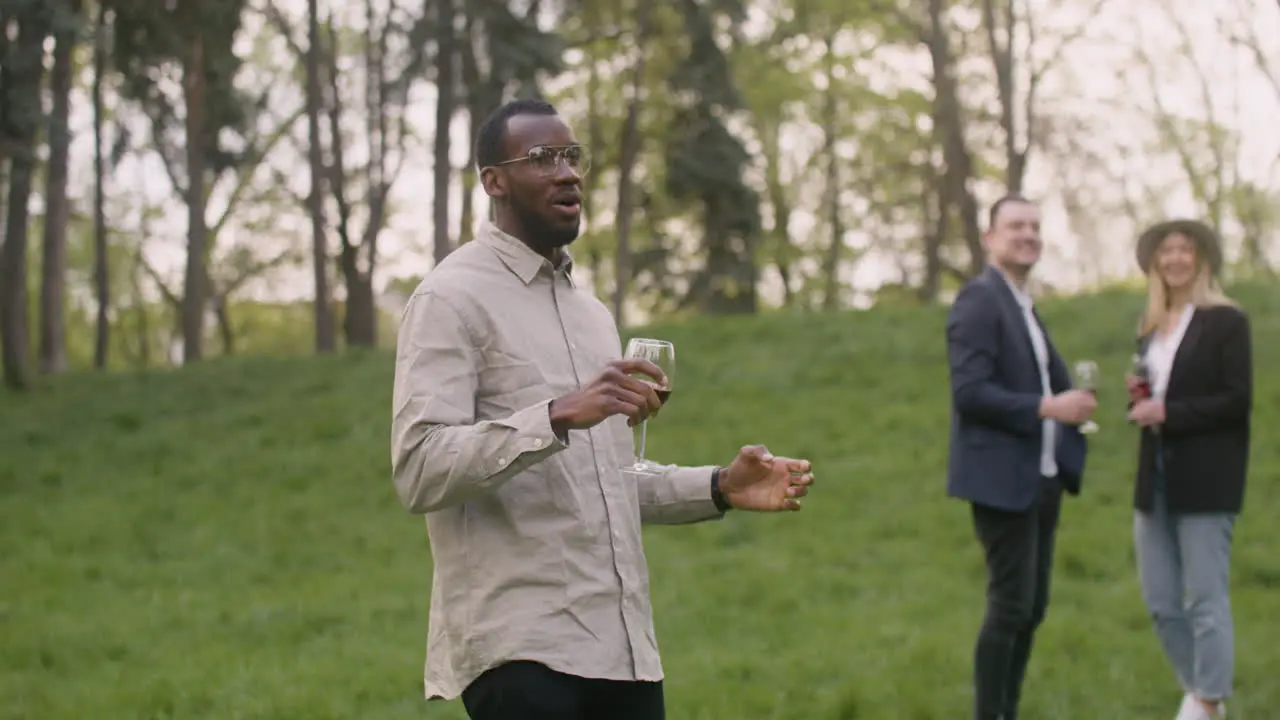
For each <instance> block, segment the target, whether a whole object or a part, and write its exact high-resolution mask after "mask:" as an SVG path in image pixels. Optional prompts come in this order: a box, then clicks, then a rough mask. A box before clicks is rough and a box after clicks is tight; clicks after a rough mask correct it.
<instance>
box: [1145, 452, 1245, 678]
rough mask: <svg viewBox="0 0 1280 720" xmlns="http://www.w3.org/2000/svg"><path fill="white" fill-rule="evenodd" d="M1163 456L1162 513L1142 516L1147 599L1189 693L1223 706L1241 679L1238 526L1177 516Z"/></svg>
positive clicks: (1158, 499) (1206, 516)
mask: <svg viewBox="0 0 1280 720" xmlns="http://www.w3.org/2000/svg"><path fill="white" fill-rule="evenodd" d="M1160 456H1161V453H1160V452H1157V453H1156V458H1157V459H1156V463H1157V465H1156V492H1155V505H1154V506H1153V508H1152V511H1151V512H1150V513H1144V512H1142V511H1136V512H1135V513H1134V522H1133V539H1134V546H1135V548H1136V550H1137V557H1138V576H1139V579H1140V581H1141V583H1142V599H1143V602H1144V603H1145V604H1146V606H1147V610H1148V611H1149V612H1150V613H1151V618H1152V621H1153V623H1154V625H1155V630H1156V635H1157V636H1158V637H1159V638H1160V644H1161V646H1162V647H1163V648H1164V653H1165V656H1166V657H1168V659H1169V663H1170V664H1171V665H1172V666H1173V670H1174V672H1175V673H1176V674H1177V677H1178V681H1179V682H1180V683H1181V685H1182V688H1183V690H1185V691H1186V692H1191V693H1195V694H1196V695H1197V696H1199V697H1201V698H1203V699H1205V700H1221V699H1224V698H1226V697H1228V696H1229V695H1230V694H1231V689H1232V678H1233V674H1234V638H1233V635H1234V629H1233V626H1232V618H1231V600H1230V595H1229V589H1230V588H1229V586H1230V582H1229V576H1230V565H1231V540H1232V534H1233V530H1234V527H1235V519H1236V518H1235V515H1234V514H1229V513H1195V514H1192V513H1188V514H1170V513H1169V512H1168V510H1167V506H1166V504H1165V484H1164V466H1163V462H1162V461H1161V460H1160Z"/></svg>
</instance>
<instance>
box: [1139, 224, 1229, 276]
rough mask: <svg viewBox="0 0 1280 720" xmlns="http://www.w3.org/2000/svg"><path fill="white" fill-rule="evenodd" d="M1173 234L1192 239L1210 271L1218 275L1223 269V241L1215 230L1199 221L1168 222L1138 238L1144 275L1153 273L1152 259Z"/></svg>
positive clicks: (1148, 230)
mask: <svg viewBox="0 0 1280 720" xmlns="http://www.w3.org/2000/svg"><path fill="white" fill-rule="evenodd" d="M1173 233H1180V234H1182V235H1186V236H1187V237H1188V238H1191V242H1193V243H1195V246H1196V254H1197V255H1198V256H1199V257H1200V258H1201V259H1202V260H1205V261H1207V262H1208V263H1209V269H1210V271H1212V272H1213V274H1215V275H1217V274H1218V271H1220V270H1221V269H1222V241H1220V240H1219V239H1218V233H1216V232H1214V230H1213V228H1211V227H1209V226H1208V225H1206V224H1204V223H1202V222H1200V221H1198V220H1186V219H1178V220H1166V221H1164V222H1161V223H1156V224H1155V225H1152V226H1151V227H1149V228H1147V229H1146V230H1145V231H1144V232H1143V233H1142V235H1140V236H1139V237H1138V249H1137V256H1138V267H1139V268H1142V272H1143V273H1148V272H1150V271H1151V258H1152V256H1153V255H1155V252H1156V248H1158V247H1160V242H1161V241H1162V240H1164V239H1165V238H1166V237H1168V236H1169V235H1171V234H1173Z"/></svg>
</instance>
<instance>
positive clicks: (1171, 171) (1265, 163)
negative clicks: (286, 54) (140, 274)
mask: <svg viewBox="0 0 1280 720" xmlns="http://www.w3.org/2000/svg"><path fill="white" fill-rule="evenodd" d="M329 1H330V2H333V3H342V4H343V5H345V6H347V7H343V8H342V9H343V10H347V11H350V12H352V13H353V14H354V13H355V12H356V11H357V7H358V6H359V5H362V3H359V4H357V3H347V2H346V1H345V0H329ZM258 2H263V0H258ZM277 2H278V3H279V5H280V6H281V7H282V8H284V9H285V10H286V12H288V13H289V14H291V15H292V16H293V17H295V18H302V16H303V15H302V13H303V11H304V8H305V3H304V2H302V0H277ZM1031 3H1032V5H1033V7H1034V9H1033V13H1034V17H1035V18H1036V23H1037V25H1038V27H1039V29H1038V31H1037V35H1038V38H1039V41H1040V42H1041V43H1042V44H1043V45H1042V46H1043V47H1052V46H1054V45H1056V43H1057V41H1058V38H1059V37H1061V36H1062V35H1064V34H1065V33H1069V32H1072V28H1075V27H1078V26H1079V25H1080V24H1081V23H1085V24H1086V28H1087V30H1086V32H1085V34H1084V35H1083V36H1082V37H1081V39H1080V40H1079V41H1078V42H1077V43H1076V44H1074V45H1073V46H1072V48H1071V49H1070V50H1068V52H1066V53H1065V54H1064V55H1063V56H1062V58H1061V60H1060V62H1059V63H1058V64H1057V65H1055V66H1054V69H1053V70H1052V71H1050V72H1049V73H1048V74H1047V75H1046V77H1045V78H1044V81H1043V84H1042V87H1041V91H1040V99H1041V102H1040V107H1041V110H1040V114H1041V115H1043V116H1044V117H1046V118H1050V119H1053V120H1055V121H1058V122H1065V121H1068V120H1072V119H1077V120H1079V121H1081V122H1087V123H1089V124H1090V126H1089V129H1088V130H1087V131H1086V132H1081V133H1075V134H1072V133H1066V132H1062V133H1060V134H1057V135H1055V136H1054V137H1053V138H1052V140H1053V141H1054V144H1055V145H1062V143H1063V142H1064V141H1067V140H1071V141H1073V142H1076V143H1079V145H1080V147H1082V148H1085V149H1088V150H1091V151H1092V153H1093V154H1095V155H1096V158H1095V159H1089V157H1088V156H1087V154H1086V153H1082V152H1080V151H1079V150H1075V151H1069V152H1061V153H1059V154H1061V155H1064V156H1065V160H1064V159H1062V158H1054V157H1049V156H1048V155H1046V154H1045V153H1043V152H1036V153H1033V158H1032V162H1031V165H1030V167H1029V168H1028V172H1027V188H1026V190H1027V192H1028V193H1029V194H1030V195H1032V196H1034V197H1039V198H1042V199H1043V207H1044V212H1045V222H1044V233H1045V237H1046V240H1047V241H1048V244H1049V248H1048V253H1047V256H1046V259H1045V261H1044V262H1043V263H1042V266H1041V268H1040V270H1039V273H1040V275H1041V277H1043V278H1045V279H1046V280H1048V281H1049V282H1051V283H1053V284H1055V285H1059V286H1063V287H1067V288H1074V287H1087V286H1088V285H1089V284H1091V283H1092V282H1093V281H1096V280H1097V279H1099V278H1100V277H1101V276H1109V277H1115V276H1118V275H1123V274H1126V273H1129V272H1130V271H1131V267H1132V260H1131V258H1132V251H1131V248H1132V238H1133V235H1134V232H1135V230H1134V228H1133V227H1132V226H1131V223H1130V222H1129V220H1128V218H1127V217H1126V216H1125V213H1124V212H1123V211H1122V210H1120V209H1119V207H1110V206H1109V205H1111V204H1116V203H1115V199H1116V198H1118V197H1120V196H1121V195H1122V193H1123V192H1124V184H1127V185H1128V186H1129V192H1130V194H1131V195H1132V196H1134V197H1135V198H1136V197H1138V196H1139V195H1140V194H1141V193H1143V192H1146V191H1147V189H1150V190H1156V191H1159V192H1160V193H1161V194H1163V195H1164V196H1165V198H1166V203H1165V210H1166V211H1167V212H1168V213H1171V214H1192V215H1198V214H1200V213H1199V211H1198V210H1197V208H1196V206H1195V204H1194V203H1193V202H1192V201H1191V197H1190V195H1189V194H1188V191H1187V182H1186V176H1185V174H1184V173H1182V171H1181V170H1180V168H1179V166H1178V165H1177V163H1176V160H1174V159H1173V158H1172V157H1171V156H1162V155H1160V154H1157V153H1153V152H1152V151H1151V150H1150V149H1149V145H1150V143H1151V142H1152V140H1153V138H1154V135H1153V130H1152V123H1151V120H1150V118H1151V117H1152V110H1151V108H1152V107H1153V106H1154V101H1153V94H1152V88H1151V85H1150V83H1149V78H1148V75H1147V73H1146V71H1145V69H1143V68H1142V67H1141V66H1140V65H1138V64H1136V63H1135V62H1134V60H1133V58H1134V50H1135V48H1139V47H1141V48H1145V49H1146V51H1147V52H1148V53H1149V55H1150V56H1151V57H1152V58H1154V60H1155V62H1156V67H1155V70H1154V72H1155V76H1156V80H1157V86H1158V87H1157V91H1158V92H1159V94H1160V99H1161V101H1162V102H1163V103H1164V105H1165V107H1166V108H1168V109H1169V110H1170V111H1173V112H1176V113H1179V114H1182V115H1184V116H1186V117H1188V118H1199V119H1204V118H1206V117H1207V114H1206V108H1205V104H1204V103H1203V102H1202V100H1201V94H1200V93H1201V90H1200V84H1199V81H1198V75H1197V73H1196V71H1195V69H1194V67H1193V66H1192V64H1191V62H1190V61H1189V60H1188V59H1187V58H1186V56H1185V55H1184V54H1183V53H1181V52H1180V50H1179V40H1178V35H1177V33H1176V31H1175V29H1174V28H1175V27H1176V26H1175V25H1174V24H1173V20H1172V18H1173V17H1175V16H1176V17H1177V18H1179V19H1180V21H1181V23H1182V24H1183V26H1184V27H1185V28H1186V29H1187V32H1188V33H1189V35H1190V37H1191V38H1192V41H1193V44H1194V47H1195V61H1196V62H1197V63H1199V64H1200V67H1201V68H1202V70H1203V72H1204V73H1205V75H1206V76H1207V78H1208V80H1209V82H1208V89H1209V91H1210V93H1211V98H1212V102H1211V107H1212V111H1213V113H1214V116H1215V117H1216V119H1217V120H1218V122H1220V123H1222V124H1224V125H1227V126H1228V127H1231V128H1233V129H1234V130H1235V131H1236V132H1237V133H1238V134H1239V137H1240V144H1239V147H1238V148H1236V151H1235V152H1234V153H1233V154H1232V156H1231V157H1230V158H1229V164H1231V165H1232V166H1234V167H1235V169H1236V171H1237V172H1238V173H1239V175H1240V177H1242V178H1246V179H1248V180H1251V181H1253V182H1256V183H1258V184H1260V185H1262V186H1264V187H1267V188H1270V189H1272V191H1273V192H1275V191H1278V190H1280V163H1278V160H1280V135H1277V133H1276V132H1275V131H1274V128H1275V118H1276V117H1280V93H1278V92H1277V90H1276V89H1274V88H1272V87H1271V86H1270V85H1269V84H1268V82H1267V81H1266V79H1265V77H1264V76H1263V75H1262V74H1260V73H1259V72H1258V70H1257V69H1256V67H1257V66H1256V64H1255V61H1254V59H1253V58H1252V57H1251V56H1250V55H1249V54H1248V53H1247V52H1246V51H1243V50H1241V49H1239V48H1238V47H1236V46H1234V45H1233V44H1232V43H1231V42H1230V41H1229V40H1228V37H1229V34H1230V32H1251V33H1256V34H1257V35H1258V36H1261V37H1262V40H1261V42H1262V43H1263V47H1264V49H1265V51H1266V52H1267V53H1268V57H1269V58H1270V63H1271V68H1272V72H1273V73H1275V74H1276V75H1280V43H1277V41H1276V40H1275V36H1276V33H1275V31H1274V30H1275V29H1276V28H1278V27H1280V9H1278V8H1277V3H1275V2H1274V0H1236V1H1235V2H1231V3H1205V2H1199V1H1198V0H1103V2H1102V5H1101V10H1100V12H1098V14H1097V15H1096V16H1095V17H1087V15H1088V13H1089V10H1090V8H1092V7H1095V5H1096V0H1061V1H1059V2H1054V1H1053V0H1031ZM321 5H322V6H323V5H324V0H322V2H321ZM339 7H341V6H339ZM251 22H252V23H253V25H256V24H257V23H256V18H251ZM299 27H300V28H301V26H299ZM969 41H970V42H982V41H983V38H982V37H981V36H980V35H978V34H974V35H972V36H971V40H969ZM274 52H283V49H282V48H277V49H276V50H275V51H274ZM1042 52H1045V51H1044V50H1042ZM876 60H879V62H875V61H876ZM914 64H915V66H916V67H915V68H914V69H911V65H912V63H911V62H910V60H908V62H907V63H906V64H904V63H903V62H902V60H901V58H885V57H884V56H883V54H881V56H880V57H879V58H873V59H872V62H870V63H868V64H866V65H865V66H864V65H859V66H858V68H857V71H858V72H862V73H866V74H867V75H868V76H869V77H870V79H871V81H872V82H874V83H875V84H876V85H877V86H879V85H892V84H893V83H895V82H900V83H911V84H919V83H927V81H928V80H927V65H926V64H924V58H923V57H920V58H917V59H916V62H915V63H914ZM281 67H283V65H281ZM904 67H905V68H908V69H906V70H904ZM251 81H252V79H251V78H249V79H246V82H251ZM988 92H989V93H990V97H989V98H983V102H984V104H985V105H986V106H987V107H988V109H989V110H990V111H992V112H995V109H996V103H995V96H994V87H992V88H989V89H988ZM278 97H279V98H280V100H279V101H278V103H279V104H280V105H287V106H288V107H290V108H292V107H297V106H298V104H299V103H300V102H301V95H300V94H299V93H298V92H296V91H294V90H292V89H291V88H289V87H287V86H285V87H283V89H282V90H281V94H280V95H279V96H278ZM970 99H971V98H970ZM74 108H75V112H74V117H73V120H72V122H73V126H74V128H75V130H76V131H77V134H76V136H75V140H74V144H73V148H72V152H73V166H74V167H73V168H72V173H73V175H72V184H73V194H77V195H80V196H82V197H83V198H84V200H85V201H86V202H85V204H84V211H85V212H87V211H88V207H87V200H88V198H89V197H90V196H91V192H92V174H91V170H92V155H91V151H92V134H91V126H90V120H91V117H90V108H89V106H88V103H87V97H85V98H82V101H81V102H77V103H76V105H75V106H74ZM280 112H284V110H283V109H282V110H280ZM410 112H411V116H412V120H413V123H414V126H415V128H416V131H415V135H416V137H415V139H414V140H413V143H412V147H411V148H410V151H409V157H408V159H407V162H406V165H405V167H404V171H403V173H402V175H401V177H400V180H399V182H398V184H397V187H396V190H395V192H394V200H395V204H396V214H395V216H394V217H393V218H392V222H391V226H390V228H389V229H388V230H387V231H386V232H385V233H384V236H383V240H382V241H381V242H382V244H383V247H384V248H385V252H386V256H385V258H384V260H383V262H382V264H381V268H382V272H381V275H382V277H381V278H380V280H381V281H385V280H386V279H387V278H388V277H389V276H390V275H401V276H404V275H409V276H418V275H420V274H421V273H423V272H425V271H426V270H428V269H429V268H430V266H431V260H430V256H431V251H430V250H431V248H430V244H431V236H432V229H431V223H432V217H431V196H432V177H431V173H432V166H433V161H432V157H431V153H430V149H431V137H432V134H433V132H434V128H433V124H434V113H435V98H434V90H433V88H431V87H429V86H426V85H425V84H424V83H422V84H419V89H418V90H417V91H416V94H415V96H414V99H413V103H412V106H411V108H410ZM466 122H467V121H466V118H465V117H463V116H459V117H458V118H457V120H456V122H455V126H454V128H453V133H454V138H455V141H454V144H453V158H452V161H453V163H454V165H455V166H461V165H462V164H463V163H465V162H466V157H467V148H466V127H465V126H466ZM135 132H138V133H142V132H144V127H143V126H142V125H138V126H137V127H135ZM296 132H297V135H298V137H299V138H305V133H306V124H305V122H300V123H298V125H297V130H296ZM819 140H820V136H819V135H817V134H815V133H814V132H813V131H811V130H799V129H797V130H796V131H795V132H793V133H792V134H791V135H790V136H789V137H788V138H787V141H788V144H790V145H792V146H793V148H792V151H793V152H802V153H808V152H811V151H812V148H813V147H814V146H815V143H816V142H817V141H819ZM991 142H999V139H998V138H992V139H991ZM359 144H360V143H358V142H357V143H354V145H359ZM303 147H305V146H303ZM353 150H355V151H358V148H353ZM274 164H275V165H276V166H278V167H280V168H282V169H285V170H286V173H285V175H286V176H287V179H288V180H289V182H290V185H291V186H292V187H294V189H295V190H297V191H299V192H302V191H304V190H305V187H306V177H307V173H306V169H305V168H306V164H305V156H302V155H295V154H294V150H293V148H292V147H291V146H290V145H289V144H288V143H287V142H286V143H285V144H282V145H281V146H280V147H279V148H278V149H277V153H276V159H275V161H274ZM1068 179H1070V180H1068ZM1064 182H1065V183H1066V184H1068V185H1075V186H1078V187H1083V188H1084V191H1085V194H1084V196H1083V197H1082V198H1081V202H1083V203H1084V205H1085V206H1086V207H1089V208H1096V211H1091V212H1089V213H1087V215H1088V218H1087V219H1088V223H1087V225H1085V226H1077V227H1070V226H1069V223H1068V222H1067V217H1066V215H1065V214H1064V213H1063V211H1062V202H1061V200H1062V197H1061V192H1059V190H1060V187H1061V186H1062V185H1063V184H1064ZM999 191H1000V188H998V187H982V188H979V189H978V193H979V198H978V199H979V203H980V204H982V205H984V206H985V204H986V203H989V202H990V201H991V200H992V199H994V197H995V196H996V195H997V194H998V193H999ZM111 192H113V193H114V194H115V198H114V199H115V200H116V201H117V202H118V203H120V206H124V205H127V204H129V203H131V202H133V201H132V200H131V198H134V197H136V195H137V194H138V193H142V194H145V195H146V196H149V197H151V198H153V199H154V202H156V203H158V204H159V203H162V204H163V208H162V210H163V212H162V215H161V217H159V218H157V219H155V221H154V223H153V225H152V228H151V230H152V233H153V237H154V239H153V241H152V242H151V243H150V244H149V246H148V249H149V253H148V254H149V257H151V258H152V259H153V261H154V263H155V264H156V265H158V266H160V267H161V268H162V269H163V270H164V271H166V272H169V273H172V274H171V277H173V278H174V280H175V283H176V280H177V279H178V278H179V277H180V273H181V267H182V262H183V253H184V250H183V242H184V241H183V235H184V233H185V224H186V220H185V213H186V210H185V207H184V206H183V205H182V204H181V203H180V202H178V201H176V200H175V199H173V196H172V195H171V194H169V193H170V191H169V183H168V180H167V178H166V175H165V173H164V171H163V170H162V169H161V166H160V165H159V164H158V163H157V161H156V160H155V158H154V157H149V158H145V159H143V160H141V161H139V159H138V158H136V157H135V158H130V159H127V160H126V161H125V162H123V163H122V165H121V166H120V167H119V169H118V170H117V174H116V176H115V185H114V187H113V188H112V190H111ZM602 201H605V202H608V200H605V198H603V197H602ZM222 202H223V201H222V199H220V198H219V197H215V198H214V200H213V201H212V203H211V207H210V218H211V219H216V216H217V214H218V213H219V212H220V211H221V207H222V206H221V203H222ZM452 205H453V208H454V209H453V223H454V224H455V228H456V223H457V216H458V206H459V198H458V197H455V198H454V199H453V202H452ZM476 207H477V211H478V212H480V213H483V212H484V209H485V208H486V204H485V203H484V200H483V196H482V195H478V196H477V205H476ZM129 216H130V217H129V218H128V219H126V220H125V221H124V222H125V223H126V225H125V229H126V231H127V230H136V228H137V219H136V214H134V213H130V214H129ZM116 217H120V218H124V217H125V215H123V214H120V213H117V214H116ZM813 220H814V219H813V218H812V217H810V216H808V215H807V214H805V213H800V214H799V215H798V216H797V217H796V218H795V225H793V227H792V231H793V234H794V235H795V236H797V237H804V236H805V235H806V234H807V233H808V230H809V228H810V227H812V226H813V224H814V222H813ZM269 227H270V228H271V230H270V231H268V232H270V234H271V235H272V236H273V237H274V238H277V239H281V240H283V239H286V238H291V237H296V238H298V241H299V242H301V243H304V244H306V245H309V242H310V240H309V226H308V224H307V220H306V218H305V216H304V215H303V214H302V211H301V209H299V211H298V212H297V213H296V214H295V215H294V216H292V217H290V216H280V217H272V219H271V223H270V225H269ZM262 233H263V231H258V232H257V233H254V234H253V235H252V240H249V234H248V233H245V232H232V231H229V232H228V233H227V235H226V236H225V237H224V238H223V242H227V241H232V240H234V241H241V242H243V241H251V242H254V243H264V240H266V241H267V243H266V244H271V243H270V242H269V240H267V239H266V238H263V237H262ZM1278 240H1280V238H1274V237H1273V238H1272V242H1271V246H1272V252H1273V255H1272V257H1273V258H1274V259H1275V260H1276V261H1280V248H1277V246H1278V245H1280V242H1277V241H1278ZM862 241H863V239H861V238H859V237H857V236H856V235H853V234H851V235H850V237H849V242H850V243H851V244H855V245H856V244H859V243H861V242H862ZM1228 245H1229V246H1230V245H1231V238H1230V237H1229V238H1228ZM1095 253H1096V254H1097V258H1096V259H1095V258H1092V257H1090V258H1088V259H1085V258H1084V257H1083V256H1084V255H1093V254H1095ZM896 267H897V263H896V262H895V261H894V260H893V259H892V258H889V257H881V256H877V255H875V254H870V255H868V256H866V257H865V258H864V259H863V260H862V262H861V263H859V265H858V267H857V268H856V269H855V270H851V271H850V273H849V279H850V280H851V281H852V282H854V283H856V285H858V286H859V287H874V286H875V285H878V284H879V283H880V282H883V281H885V280H886V279H889V280H892V279H896V277H897V275H898V271H897V270H896ZM310 273H311V270H310V269H309V268H303V269H301V270H299V271H297V272H292V273H289V274H287V275H279V276H277V278H276V280H275V284H274V287H273V289H272V294H276V295H286V296H291V297H309V296H310V292H311V286H310V282H311V279H310ZM263 290H264V289H263V288H258V289H257V291H256V292H255V294H260V293H261V292H262V291H263Z"/></svg>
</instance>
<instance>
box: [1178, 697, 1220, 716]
mask: <svg viewBox="0 0 1280 720" xmlns="http://www.w3.org/2000/svg"><path fill="white" fill-rule="evenodd" d="M1226 716H1227V704H1226V703H1225V702H1222V701H1221V700H1219V701H1218V702H1217V703H1215V704H1214V707H1213V709H1212V710H1210V709H1209V708H1206V707H1205V706H1204V703H1202V702H1200V701H1199V700H1198V699H1196V696H1195V695H1192V694H1191V693H1187V694H1186V695H1184V696H1183V698H1182V707H1181V708H1179V709H1178V717H1177V718H1175V720H1222V719H1223V718H1225V717H1226Z"/></svg>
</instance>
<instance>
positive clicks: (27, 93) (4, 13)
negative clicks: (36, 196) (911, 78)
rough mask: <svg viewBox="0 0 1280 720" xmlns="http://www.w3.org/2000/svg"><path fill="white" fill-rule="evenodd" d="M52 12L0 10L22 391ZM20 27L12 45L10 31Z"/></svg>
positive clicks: (3, 126)
mask: <svg viewBox="0 0 1280 720" xmlns="http://www.w3.org/2000/svg"><path fill="white" fill-rule="evenodd" d="M52 10H53V8H52V7H51V6H50V5H49V4H48V3H46V2H45V0H13V1H11V2H7V3H5V4H2V5H0V28H3V29H4V30H5V32H4V33H0V36H4V37H5V40H4V42H3V45H2V46H0V49H2V50H3V55H2V56H0V57H3V60H4V63H3V67H2V68H0V133H3V136H2V137H0V162H3V161H4V160H5V159H8V160H9V202H8V208H9V213H8V217H7V218H6V223H5V235H4V246H3V247H2V248H0V343H2V344H3V350H2V351H0V356H2V359H3V366H4V380H5V384H7V385H9V386H10V387H12V388H14V389H19V390H23V389H26V388H27V387H29V385H30V365H31V359H30V336H29V329H28V313H29V302H28V293H29V289H28V283H27V235H28V230H29V222H28V221H29V218H30V214H29V211H28V208H27V204H28V202H29V200H30V198H31V184H32V176H33V174H34V173H35V167H36V162H37V147H36V143H37V140H38V138H39V135H40V125H41V123H42V122H43V120H44V107H43V103H42V102H41V100H40V85H41V83H42V82H43V79H44V42H45V39H46V38H47V37H48V36H49V32H50V30H51V29H52V24H53V12H52ZM11 24H16V25H17V32H16V34H15V36H14V39H13V40H12V41H9V40H8V37H7V35H8V29H9V27H10V25H11Z"/></svg>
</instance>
